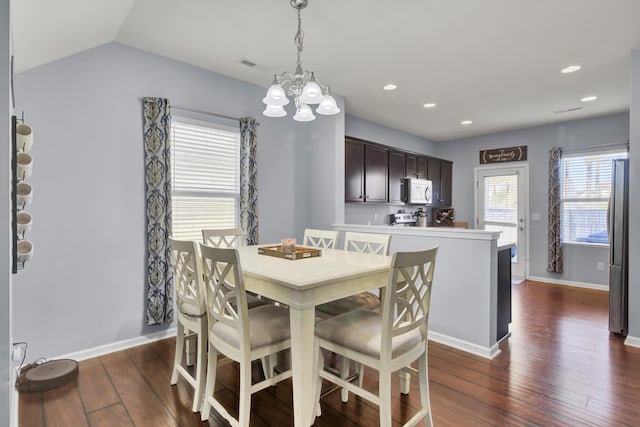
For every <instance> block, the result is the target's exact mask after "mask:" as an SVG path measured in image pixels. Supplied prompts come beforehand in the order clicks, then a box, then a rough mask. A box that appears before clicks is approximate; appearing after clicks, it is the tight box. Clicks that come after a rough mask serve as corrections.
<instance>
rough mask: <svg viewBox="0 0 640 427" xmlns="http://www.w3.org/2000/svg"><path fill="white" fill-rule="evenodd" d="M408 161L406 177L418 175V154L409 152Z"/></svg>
mask: <svg viewBox="0 0 640 427" xmlns="http://www.w3.org/2000/svg"><path fill="white" fill-rule="evenodd" d="M405 156H406V158H407V161H406V163H405V165H406V174H405V177H407V176H410V177H412V178H413V177H416V178H417V177H418V156H417V155H415V154H412V153H407V154H406V155H405Z"/></svg>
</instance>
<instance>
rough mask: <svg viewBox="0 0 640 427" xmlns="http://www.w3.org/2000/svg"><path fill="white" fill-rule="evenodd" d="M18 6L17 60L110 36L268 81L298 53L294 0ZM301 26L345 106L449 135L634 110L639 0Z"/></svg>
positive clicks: (546, 1) (388, 1)
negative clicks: (632, 64) (632, 66)
mask: <svg viewBox="0 0 640 427" xmlns="http://www.w3.org/2000/svg"><path fill="white" fill-rule="evenodd" d="M11 7H12V20H13V35H14V52H15V64H16V71H17V72H20V71H22V70H27V69H30V68H33V67H37V66H39V65H42V64H45V63H47V62H50V61H53V60H56V59H59V58H63V57H65V56H68V55H72V54H75V53H78V52H81V51H83V50H86V49H90V48H92V47H95V46H99V45H101V44H104V43H108V42H112V41H117V42H119V43H123V44H126V45H130V46H134V47H137V48H140V49H143V50H147V51H150V52H154V53H157V54H159V55H163V56H166V57H169V58H173V59H176V60H179V61H183V62H186V63H189V64H193V65H196V66H198V67H202V68H205V69H208V70H211V71H215V72H217V73H220V74H224V75H228V76H232V77H235V78H237V79H240V80H244V81H247V82H250V83H254V84H256V85H260V86H264V87H265V88H266V87H268V86H269V84H270V83H271V81H272V79H273V74H276V73H280V72H282V71H293V69H294V66H295V60H296V49H295V45H294V42H293V36H294V34H295V32H296V27H297V18H296V12H295V10H294V9H293V8H292V7H291V6H290V5H289V1H288V0H242V1H238V0H180V1H177V0H91V1H86V0H57V1H51V0H13V1H12V5H11ZM302 26H303V30H304V33H305V39H304V52H303V54H302V63H303V66H304V67H305V68H307V69H309V70H314V71H315V72H316V75H317V77H318V78H319V79H321V80H322V81H323V82H325V83H327V84H330V86H331V88H332V90H333V92H334V93H337V94H340V95H343V96H344V97H345V99H346V112H347V114H349V115H353V116H356V117H360V118H363V119H366V120H370V121H373V122H377V123H380V124H383V125H387V126H390V127H393V128H396V129H401V130H404V131H406V132H409V133H413V134H416V135H419V136H422V137H424V138H427V139H430V140H434V141H445V140H450V139H457V138H463V137H468V136H473V135H479V134H487V133H492V132H498V131H503V130H509V129H518V128H524V127H530V126H535V125H540V124H545V123H552V122H558V121H565V120H571V119H578V118H585V117H591V116H597V115H602V114H607V113H613V112H620V111H625V110H628V108H629V55H630V52H631V50H633V49H640V1H638V0H535V1H533V0H482V1H478V0H446V1H445V0H405V1H392V0H376V1H371V0H369V1H367V0H348V1H345V0H309V5H308V7H307V8H306V9H304V10H303V11H302ZM242 59H247V60H249V61H250V62H253V63H255V64H256V66H254V67H248V66H246V65H243V64H242V63H241V60H242ZM574 64H575V65H581V66H582V68H581V69H580V70H579V71H577V72H575V73H571V74H563V73H561V72H560V70H561V69H562V68H563V67H566V66H568V65H574ZM388 83H393V84H395V85H397V89H396V90H393V91H385V90H383V86H384V85H385V84H388ZM591 95H594V96H597V99H596V100H595V101H590V102H583V101H581V99H582V98H584V97H587V96H591ZM425 103H435V104H436V106H435V107H434V108H430V109H427V108H424V107H423V104H425ZM463 120H471V121H472V122H473V123H472V124H470V125H462V124H461V121H463Z"/></svg>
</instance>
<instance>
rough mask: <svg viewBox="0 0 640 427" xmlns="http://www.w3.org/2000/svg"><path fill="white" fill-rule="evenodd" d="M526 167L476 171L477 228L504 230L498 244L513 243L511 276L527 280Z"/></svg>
mask: <svg viewBox="0 0 640 427" xmlns="http://www.w3.org/2000/svg"><path fill="white" fill-rule="evenodd" d="M527 174H528V170H527V168H526V167H524V166H522V167H494V168H482V169H476V200H477V211H476V228H478V229H481V230H489V231H501V232H502V234H501V235H500V239H499V244H503V243H507V242H513V243H515V245H516V247H515V248H514V249H512V251H511V274H512V276H514V277H525V262H526V258H527V257H526V247H527V244H526V241H527V233H526V227H527V221H526V215H525V213H526V200H527V194H526V179H527Z"/></svg>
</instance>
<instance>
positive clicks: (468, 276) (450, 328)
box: [333, 224, 513, 359]
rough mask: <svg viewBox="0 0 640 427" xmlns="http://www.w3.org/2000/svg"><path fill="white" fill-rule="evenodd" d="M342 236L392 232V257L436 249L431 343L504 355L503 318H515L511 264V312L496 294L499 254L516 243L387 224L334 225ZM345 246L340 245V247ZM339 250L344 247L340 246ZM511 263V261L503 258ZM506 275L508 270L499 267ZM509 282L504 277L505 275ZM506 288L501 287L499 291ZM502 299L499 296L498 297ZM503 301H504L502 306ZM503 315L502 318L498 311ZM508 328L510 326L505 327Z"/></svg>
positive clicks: (491, 235) (490, 234) (489, 234)
mask: <svg viewBox="0 0 640 427" xmlns="http://www.w3.org/2000/svg"><path fill="white" fill-rule="evenodd" d="M333 228H334V229H335V230H339V231H342V232H345V231H355V232H360V233H379V234H391V235H392V237H391V249H390V253H393V252H396V251H417V250H424V249H428V248H431V247H433V246H436V245H437V246H438V247H439V249H438V257H437V260H436V269H435V275H434V281H433V290H432V293H431V306H430V313H429V339H431V340H433V341H437V342H440V343H442V344H446V345H449V346H452V347H456V348H458V349H460V350H463V351H467V352H470V353H474V354H477V355H479V356H482V357H485V358H490V359H491V358H493V357H495V356H496V355H498V353H499V352H500V349H499V348H498V342H499V341H500V340H501V339H503V338H504V337H505V335H504V331H500V333H499V332H498V329H499V328H498V321H499V317H500V320H501V322H502V325H503V326H504V319H506V318H508V320H509V321H510V317H511V307H510V305H511V300H510V294H511V293H510V285H511V283H510V267H511V266H510V264H508V270H509V272H508V276H509V282H508V286H509V287H508V291H509V299H508V313H506V312H505V310H507V306H506V305H505V304H506V303H505V302H504V301H506V299H505V298H503V292H502V291H501V292H500V294H501V295H499V292H498V278H499V274H498V271H499V268H498V252H499V251H501V253H504V251H507V250H509V251H510V248H511V247H512V246H513V244H509V243H506V242H502V241H500V240H499V239H500V234H501V233H500V232H495V231H485V230H468V229H461V228H450V227H396V226H389V225H360V224H334V226H333ZM339 244H341V243H339ZM339 247H341V246H339ZM500 258H501V259H502V260H503V261H502V263H504V262H505V261H504V260H506V262H507V263H510V257H504V256H503V257H500ZM501 267H502V268H501V271H503V272H504V271H505V269H506V267H507V266H501ZM501 276H502V277H501V280H502V282H504V280H506V274H505V273H503V274H502V275H501ZM505 285H506V284H505V283H502V287H501V289H505V288H504V286H505ZM499 297H500V298H499ZM499 300H500V301H502V302H501V304H500V306H499ZM499 311H500V314H501V316H499V313H498V312H499ZM507 328H508V323H507Z"/></svg>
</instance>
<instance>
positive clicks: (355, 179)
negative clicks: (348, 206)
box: [344, 139, 389, 203]
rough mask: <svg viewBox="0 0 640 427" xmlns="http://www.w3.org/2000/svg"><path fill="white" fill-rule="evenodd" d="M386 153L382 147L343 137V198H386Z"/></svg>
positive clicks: (375, 199)
mask: <svg viewBox="0 0 640 427" xmlns="http://www.w3.org/2000/svg"><path fill="white" fill-rule="evenodd" d="M388 153H389V150H388V149H387V148H386V147H382V146H377V145H370V144H365V143H363V142H360V141H357V140H353V139H346V140H345V151H344V170H345V179H344V184H345V189H344V198H345V201H347V202H380V203H386V202H387V188H388V187H387V182H388V176H387V174H388V170H389V169H388V168H389V165H388V162H389V157H388V156H389V154H388Z"/></svg>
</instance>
